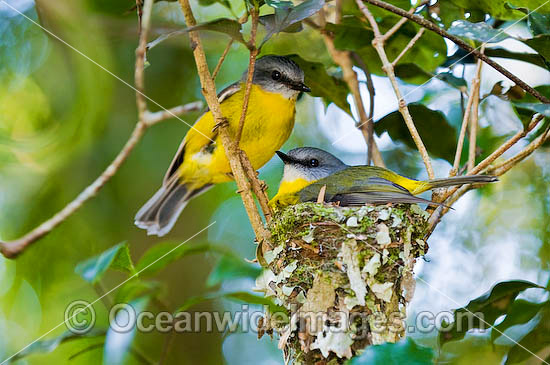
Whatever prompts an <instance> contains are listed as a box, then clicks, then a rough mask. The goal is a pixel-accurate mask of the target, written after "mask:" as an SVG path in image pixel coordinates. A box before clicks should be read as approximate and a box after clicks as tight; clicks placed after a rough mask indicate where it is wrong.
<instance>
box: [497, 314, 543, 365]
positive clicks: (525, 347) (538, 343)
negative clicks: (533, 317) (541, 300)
mask: <svg viewBox="0 0 550 365" xmlns="http://www.w3.org/2000/svg"><path fill="white" fill-rule="evenodd" d="M540 314H541V318H540V321H539V323H538V324H537V325H536V326H535V328H533V330H532V331H531V332H530V333H528V334H527V335H526V336H525V337H523V338H522V339H521V341H519V343H517V344H516V345H515V346H514V347H512V348H511V349H510V351H509V352H508V357H507V358H506V363H505V364H516V363H518V362H521V361H524V360H526V359H528V358H530V357H532V356H533V354H537V353H538V352H539V351H540V350H542V349H543V348H545V347H547V346H548V344H549V343H550V305H546V306H544V307H543V309H542V310H541V312H540ZM535 360H536V362H537V363H540V362H539V360H538V359H535Z"/></svg>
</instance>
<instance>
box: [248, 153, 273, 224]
mask: <svg viewBox="0 0 550 365" xmlns="http://www.w3.org/2000/svg"><path fill="white" fill-rule="evenodd" d="M240 153H241V163H242V165H243V168H244V171H245V172H246V176H247V177H248V180H249V181H250V185H251V186H252V190H253V191H254V195H256V198H257V199H258V203H259V204H260V209H262V212H263V213H264V217H265V220H266V222H269V221H270V220H271V217H272V215H273V212H272V211H271V208H270V207H269V199H268V198H267V194H266V190H267V185H266V184H265V182H264V181H262V180H259V179H258V177H257V176H258V173H257V171H256V170H254V167H253V166H252V164H251V163H250V160H249V159H248V157H247V156H246V153H245V152H244V151H243V150H240ZM251 177H253V178H251Z"/></svg>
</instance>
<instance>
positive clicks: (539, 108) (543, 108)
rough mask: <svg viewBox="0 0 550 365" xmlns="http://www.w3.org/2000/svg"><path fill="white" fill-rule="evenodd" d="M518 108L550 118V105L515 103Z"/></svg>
mask: <svg viewBox="0 0 550 365" xmlns="http://www.w3.org/2000/svg"><path fill="white" fill-rule="evenodd" d="M513 104H514V106H515V107H516V108H520V109H528V110H531V111H533V112H535V113H540V114H542V115H544V116H545V117H550V104H542V103H513Z"/></svg>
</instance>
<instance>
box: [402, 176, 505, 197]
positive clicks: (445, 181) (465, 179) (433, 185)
mask: <svg viewBox="0 0 550 365" xmlns="http://www.w3.org/2000/svg"><path fill="white" fill-rule="evenodd" d="M495 181H498V177H496V176H492V175H470V176H454V177H447V178H442V179H433V180H428V181H426V182H425V184H422V186H421V187H420V188H419V189H416V191H414V192H411V193H413V194H415V195H416V194H419V193H421V192H423V191H426V190H430V189H437V188H444V187H447V186H454V185H464V184H486V183H490V182H495Z"/></svg>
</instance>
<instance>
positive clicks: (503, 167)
mask: <svg viewBox="0 0 550 365" xmlns="http://www.w3.org/2000/svg"><path fill="white" fill-rule="evenodd" d="M549 139H550V127H548V128H547V129H546V130H545V131H544V132H543V133H542V134H541V135H540V136H538V137H537V138H535V139H534V140H533V141H532V142H531V143H529V144H528V145H527V146H526V147H525V148H524V149H523V150H521V151H520V152H518V153H517V154H516V155H515V156H513V157H510V158H509V159H507V160H506V161H504V162H502V163H500V164H498V165H496V166H491V167H490V168H489V169H487V172H489V173H491V174H494V175H497V176H500V175H502V174H504V173H505V172H507V171H508V170H510V169H511V168H512V167H514V166H515V165H517V164H518V163H520V162H521V161H523V160H524V159H525V158H527V157H528V156H529V155H531V154H532V153H533V152H535V151H536V150H537V149H538V148H539V147H540V146H542V144H543V143H544V142H546V141H547V140H549Z"/></svg>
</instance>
